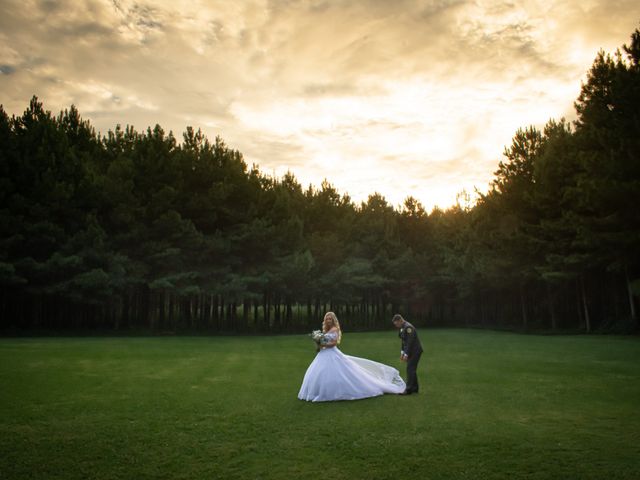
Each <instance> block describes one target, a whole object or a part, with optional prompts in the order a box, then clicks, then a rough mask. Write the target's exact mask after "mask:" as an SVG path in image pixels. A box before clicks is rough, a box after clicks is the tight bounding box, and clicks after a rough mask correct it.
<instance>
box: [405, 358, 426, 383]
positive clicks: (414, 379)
mask: <svg viewBox="0 0 640 480" xmlns="http://www.w3.org/2000/svg"><path fill="white" fill-rule="evenodd" d="M421 356H422V352H420V353H417V354H415V355H411V357H409V360H408V361H407V390H406V391H407V392H411V393H418V374H417V373H416V371H417V370H418V362H419V361H420V357H421Z"/></svg>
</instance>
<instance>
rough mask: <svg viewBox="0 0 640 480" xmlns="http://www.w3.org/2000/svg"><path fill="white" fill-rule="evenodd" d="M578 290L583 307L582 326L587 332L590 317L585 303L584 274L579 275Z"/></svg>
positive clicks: (589, 329)
mask: <svg viewBox="0 0 640 480" xmlns="http://www.w3.org/2000/svg"><path fill="white" fill-rule="evenodd" d="M580 290H581V292H582V307H583V308H584V326H585V329H586V331H587V333H590V332H591V319H590V317H589V307H588V305H587V294H586V291H585V288H584V275H583V276H581V277H580Z"/></svg>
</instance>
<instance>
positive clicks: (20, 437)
mask: <svg viewBox="0 0 640 480" xmlns="http://www.w3.org/2000/svg"><path fill="white" fill-rule="evenodd" d="M421 336H422V341H423V344H424V347H425V350H426V351H425V354H424V356H423V359H422V361H421V364H420V369H419V377H420V381H421V393H420V394H419V395H412V396H408V397H401V396H391V395H385V396H384V397H378V398H372V399H367V400H360V401H355V402H333V403H322V404H312V403H307V402H302V401H299V400H298V399H297V393H298V389H299V387H300V384H301V381H302V377H303V375H304V372H305V370H306V368H307V366H308V364H309V363H310V362H311V360H312V359H313V357H314V355H315V351H314V348H313V345H312V342H311V340H310V339H309V338H308V337H305V336H303V335H296V336H278V337H171V338H168V337H163V338H25V339H15V338H11V339H7V338H5V339H0V389H1V390H0V429H1V432H0V478H1V479H45V478H46V479H53V478H56V479H65V480H71V479H134V478H135V479H145V478H168V479H203V480H204V479H281V478H282V479H284V478H293V479H297V478H329V479H398V480H399V479H406V478H411V479H466V478H468V479H517V478H527V479H607V480H613V479H623V478H624V479H634V480H635V479H638V478H640V338H637V337H617V336H616V337H613V336H555V337H554V336H533V335H527V336H525V335H517V334H510V333H496V332H483V331H465V330H425V329H423V330H422V331H421ZM341 349H342V351H343V352H345V353H347V354H350V355H356V356H362V357H366V358H370V359H373V360H377V361H381V362H384V363H387V364H390V365H394V366H396V367H398V368H400V369H401V372H402V373H403V375H404V370H403V365H401V364H400V362H399V361H398V359H397V356H398V351H399V340H398V338H397V336H396V333H395V331H392V330H389V331H386V332H377V333H358V334H355V333H354V334H349V333H348V332H346V333H345V336H344V340H343V343H342V346H341Z"/></svg>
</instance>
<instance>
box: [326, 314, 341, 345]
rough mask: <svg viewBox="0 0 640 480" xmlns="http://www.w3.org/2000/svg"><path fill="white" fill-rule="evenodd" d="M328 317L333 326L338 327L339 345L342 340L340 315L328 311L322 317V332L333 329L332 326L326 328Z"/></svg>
mask: <svg viewBox="0 0 640 480" xmlns="http://www.w3.org/2000/svg"><path fill="white" fill-rule="evenodd" d="M327 317H329V318H330V319H331V323H332V324H333V325H332V326H333V327H336V328H337V329H338V342H337V344H338V345H339V344H340V341H341V340H342V329H341V328H340V322H339V321H338V317H336V314H335V313H333V312H327V313H325V314H324V318H323V319H322V333H327V332H328V331H329V330H330V329H331V328H326V324H325V320H326V319H327Z"/></svg>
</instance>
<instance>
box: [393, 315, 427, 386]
mask: <svg viewBox="0 0 640 480" xmlns="http://www.w3.org/2000/svg"><path fill="white" fill-rule="evenodd" d="M392 321H393V324H394V325H395V326H396V328H399V329H400V333H399V334H398V336H399V337H400V340H402V351H401V352H400V360H402V361H403V362H407V388H406V389H405V391H404V392H402V393H401V394H400V395H411V394H412V393H418V375H417V374H416V370H417V369H418V362H419V361H420V356H421V355H422V344H421V343H420V339H419V338H418V332H416V328H415V327H414V326H413V325H411V324H410V323H409V322H407V321H406V320H405V319H404V318H402V315H400V314H395V315H394V316H393V320H392Z"/></svg>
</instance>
